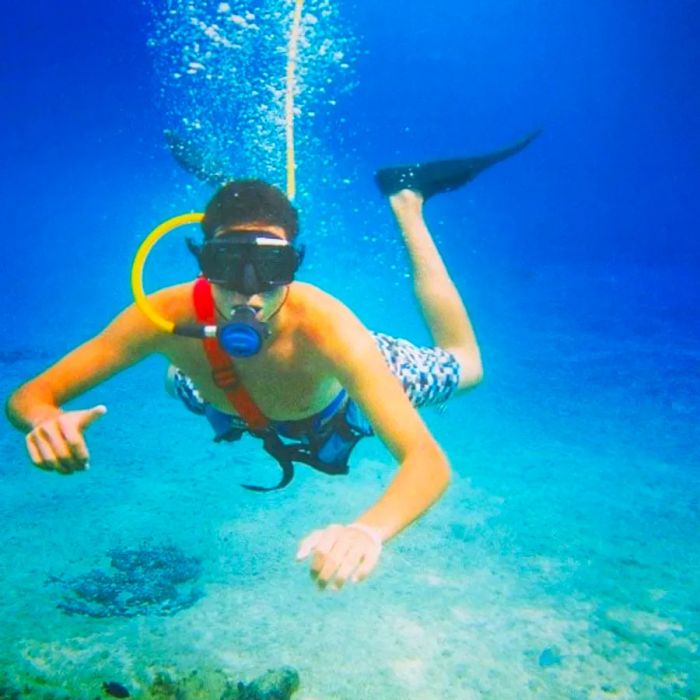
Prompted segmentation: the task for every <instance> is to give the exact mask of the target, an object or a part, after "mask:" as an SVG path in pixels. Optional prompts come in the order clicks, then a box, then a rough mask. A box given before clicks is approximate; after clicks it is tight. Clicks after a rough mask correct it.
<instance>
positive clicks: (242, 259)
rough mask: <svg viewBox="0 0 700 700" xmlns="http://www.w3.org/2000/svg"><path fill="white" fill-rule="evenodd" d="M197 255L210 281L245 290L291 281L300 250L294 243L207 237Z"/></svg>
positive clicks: (263, 290)
mask: <svg viewBox="0 0 700 700" xmlns="http://www.w3.org/2000/svg"><path fill="white" fill-rule="evenodd" d="M198 259H199V266H200V269H201V271H202V274H203V275H204V276H205V277H206V278H207V279H208V280H209V281H210V282H212V283H214V284H218V285H220V286H222V287H225V288H227V289H233V290H234V291H239V292H241V293H243V294H256V293H259V292H265V291H269V290H271V289H274V288H275V287H279V286H282V285H285V284H290V283H291V282H292V281H293V280H294V273H295V272H296V269H297V267H298V266H299V253H298V252H297V251H296V250H295V249H294V248H293V247H292V246H291V245H259V244H257V243H253V242H248V241H235V240H231V239H220V240H219V239H214V240H210V241H207V242H206V243H204V245H203V246H202V247H201V249H200V250H199V254H198ZM253 287H255V288H253Z"/></svg>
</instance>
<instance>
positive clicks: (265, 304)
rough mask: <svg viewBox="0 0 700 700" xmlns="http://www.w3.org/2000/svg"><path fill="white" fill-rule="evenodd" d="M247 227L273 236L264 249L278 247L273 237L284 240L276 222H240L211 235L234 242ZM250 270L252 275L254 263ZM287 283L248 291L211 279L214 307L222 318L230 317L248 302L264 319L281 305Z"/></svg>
mask: <svg viewBox="0 0 700 700" xmlns="http://www.w3.org/2000/svg"><path fill="white" fill-rule="evenodd" d="M250 231H256V232H261V233H265V234H268V235H269V236H274V238H270V243H271V244H273V245H271V246H264V248H265V251H264V252H269V251H271V250H272V249H273V248H275V249H276V250H279V245H277V246H274V244H275V243H277V240H276V239H279V241H285V242H286V240H287V239H286V235H285V231H284V229H283V228H281V227H279V226H269V225H264V224H257V223H250V224H240V225H236V226H233V227H230V228H227V229H225V230H224V231H222V232H217V233H216V234H215V236H214V238H215V239H221V240H226V241H227V242H228V241H231V243H235V242H236V236H241V238H243V236H245V235H246V234H247V232H250ZM246 247H247V246H246ZM251 270H252V274H253V275H255V274H256V273H257V272H258V271H257V270H256V269H255V264H254V263H253V264H252V265H251ZM237 286H238V285H237ZM242 286H245V285H242ZM253 286H254V285H253ZM288 286H289V285H288V284H281V285H276V286H274V287H272V288H271V289H266V290H263V291H259V290H256V291H251V292H247V291H243V290H242V289H240V287H239V288H238V289H231V288H228V286H222V285H220V284H216V283H215V282H214V283H213V284H212V292H213V295H214V301H215V303H216V307H217V309H218V311H219V313H220V314H222V315H223V316H224V317H225V318H227V319H228V318H230V317H231V316H232V315H233V313H234V312H235V310H236V309H237V308H240V307H242V306H248V307H250V308H252V309H254V310H255V311H256V317H257V318H258V320H260V321H266V320H267V319H268V318H270V317H271V316H272V315H273V314H275V313H276V312H277V311H278V310H279V309H280V306H281V305H282V304H283V303H284V298H285V295H286V294H287V290H288Z"/></svg>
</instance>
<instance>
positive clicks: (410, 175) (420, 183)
mask: <svg viewBox="0 0 700 700" xmlns="http://www.w3.org/2000/svg"><path fill="white" fill-rule="evenodd" d="M541 132H542V130H541V129H537V130H536V131H533V132H532V133H530V134H528V135H527V136H526V137H525V138H524V139H521V140H520V141H518V142H517V143H514V144H513V145H512V146H508V147H507V148H503V149H501V150H500V151H494V152H493V153H487V154H485V155H483V156H472V157H471V158H455V159H452V160H434V161H430V162H428V163H415V164H414V165H398V166H395V167H391V168H382V169H381V170H377V172H376V173H375V175H374V179H375V181H376V183H377V186H378V187H379V189H380V191H381V193H382V194H383V195H386V196H387V197H389V196H391V195H392V194H396V192H399V191H400V190H413V191H414V192H420V194H422V195H423V199H425V200H427V199H429V198H430V197H432V196H433V195H435V194H438V193H440V192H449V191H450V190H456V189H457V188H458V187H461V186H462V185H466V184H467V183H468V182H469V181H471V180H473V179H474V178H475V177H476V176H477V175H478V174H479V173H480V172H481V171H482V170H486V168H488V167H490V166H492V165H494V164H495V163H498V162H500V161H502V160H505V159H506V158H510V157H511V156H513V155H515V154H516V153H519V152H520V151H522V150H523V149H524V148H525V147H526V146H527V145H528V144H530V142H532V141H534V140H535V139H536V138H537V137H538V136H539V135H540V133H541Z"/></svg>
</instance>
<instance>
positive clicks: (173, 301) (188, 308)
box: [148, 282, 194, 323]
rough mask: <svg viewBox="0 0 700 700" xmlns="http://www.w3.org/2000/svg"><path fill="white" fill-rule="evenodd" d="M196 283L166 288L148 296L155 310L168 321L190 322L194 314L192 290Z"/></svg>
mask: <svg viewBox="0 0 700 700" xmlns="http://www.w3.org/2000/svg"><path fill="white" fill-rule="evenodd" d="M193 286H194V282H183V283H181V284H176V285H173V286H172V287H164V288H162V289H159V290H158V291H156V292H153V293H152V294H149V295H148V300H149V302H150V303H151V305H152V306H153V308H154V309H155V310H156V311H157V312H158V313H159V314H160V315H161V316H163V318H166V319H167V320H168V321H173V322H176V323H181V322H183V321H185V320H190V319H191V317H192V316H193V314H194V305H193V302H192V288H193Z"/></svg>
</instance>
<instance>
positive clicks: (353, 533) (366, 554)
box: [297, 525, 382, 590]
mask: <svg viewBox="0 0 700 700" xmlns="http://www.w3.org/2000/svg"><path fill="white" fill-rule="evenodd" d="M381 551H382V545H381V539H380V537H379V533H378V532H377V533H376V534H375V532H374V531H373V530H372V529H371V528H368V527H367V526H364V525H329V526H328V527H327V528H325V529H323V530H314V531H313V532H312V533H311V534H310V535H307V536H306V537H305V538H304V539H303V540H302V541H301V544H300V545H299V551H298V552H297V561H301V560H302V559H306V558H307V557H308V556H309V555H311V578H312V579H314V581H316V584H317V585H318V587H319V588H320V589H321V590H323V589H325V588H330V589H331V590H340V589H341V588H342V587H343V585H344V584H345V582H346V581H348V580H351V581H352V582H353V583H357V582H359V581H362V580H364V579H365V578H367V576H369V574H370V573H371V571H372V570H373V569H374V567H375V566H376V565H377V562H378V561H379V555H380V554H381Z"/></svg>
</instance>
